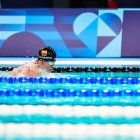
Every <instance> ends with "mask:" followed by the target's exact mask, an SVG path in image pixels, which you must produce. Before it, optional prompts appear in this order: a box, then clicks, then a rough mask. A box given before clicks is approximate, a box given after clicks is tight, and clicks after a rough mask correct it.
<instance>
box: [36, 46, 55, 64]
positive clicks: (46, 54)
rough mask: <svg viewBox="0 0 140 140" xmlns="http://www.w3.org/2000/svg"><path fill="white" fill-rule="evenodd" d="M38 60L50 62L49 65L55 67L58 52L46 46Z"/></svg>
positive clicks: (39, 54) (40, 51)
mask: <svg viewBox="0 0 140 140" xmlns="http://www.w3.org/2000/svg"><path fill="white" fill-rule="evenodd" d="M38 60H40V61H43V62H48V63H49V65H53V64H54V63H55V61H56V52H55V51H54V49H53V48H51V47H50V46H45V47H44V48H42V49H41V50H39V53H38Z"/></svg>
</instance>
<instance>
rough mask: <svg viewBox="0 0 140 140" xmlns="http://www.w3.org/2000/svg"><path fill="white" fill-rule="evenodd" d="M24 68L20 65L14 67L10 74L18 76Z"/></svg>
mask: <svg viewBox="0 0 140 140" xmlns="http://www.w3.org/2000/svg"><path fill="white" fill-rule="evenodd" d="M22 69H23V66H19V67H18V68H14V69H13V70H12V71H11V72H10V75H11V76H17V75H18V74H19V73H21V71H22Z"/></svg>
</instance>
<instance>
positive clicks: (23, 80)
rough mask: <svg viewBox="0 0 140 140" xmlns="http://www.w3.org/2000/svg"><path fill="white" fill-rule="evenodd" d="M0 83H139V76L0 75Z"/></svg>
mask: <svg viewBox="0 0 140 140" xmlns="http://www.w3.org/2000/svg"><path fill="white" fill-rule="evenodd" d="M0 83H40V84H42V83H46V84H57V83H71V84H140V78H112V77H110V78H100V77H98V78H43V77H38V78H33V77H19V78H16V77H0Z"/></svg>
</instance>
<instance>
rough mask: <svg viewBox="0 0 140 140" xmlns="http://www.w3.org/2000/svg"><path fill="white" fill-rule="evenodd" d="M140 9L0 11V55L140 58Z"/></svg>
mask: <svg viewBox="0 0 140 140" xmlns="http://www.w3.org/2000/svg"><path fill="white" fill-rule="evenodd" d="M139 34H140V9H116V10H104V9H26V10H25V9H24V10H22V9H18V10H6V9H5V10H0V56H36V55H37V53H38V50H39V49H40V48H42V46H43V45H44V44H47V45H51V46H52V47H53V48H54V49H55V50H56V52H57V57H61V58H65V57H66V58H71V57H75V58H95V57H139V56H140V49H139V46H140V41H139Z"/></svg>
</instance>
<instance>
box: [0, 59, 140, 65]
mask: <svg viewBox="0 0 140 140" xmlns="http://www.w3.org/2000/svg"><path fill="white" fill-rule="evenodd" d="M34 59H36V58H34ZM31 60H32V58H31V57H30V58H27V57H0V66H9V67H10V66H19V65H22V64H24V63H25V62H28V61H31ZM55 65H56V66H100V67H104V66H137V67H138V66H140V58H57V59H56V63H55Z"/></svg>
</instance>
